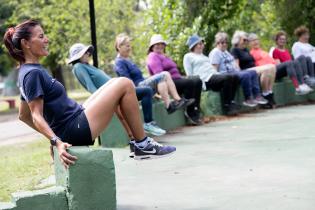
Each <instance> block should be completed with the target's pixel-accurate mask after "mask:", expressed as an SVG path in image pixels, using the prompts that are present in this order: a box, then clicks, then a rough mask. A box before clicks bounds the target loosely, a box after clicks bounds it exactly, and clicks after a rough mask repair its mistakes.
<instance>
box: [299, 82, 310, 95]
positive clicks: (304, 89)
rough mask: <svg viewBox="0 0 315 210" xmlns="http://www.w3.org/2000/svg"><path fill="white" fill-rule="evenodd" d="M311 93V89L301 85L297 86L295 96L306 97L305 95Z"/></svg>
mask: <svg viewBox="0 0 315 210" xmlns="http://www.w3.org/2000/svg"><path fill="white" fill-rule="evenodd" d="M311 91H313V89H312V88H310V87H309V86H308V85H306V84H302V85H299V87H298V88H297V89H295V94H296V95H306V94H308V93H310V92H311Z"/></svg>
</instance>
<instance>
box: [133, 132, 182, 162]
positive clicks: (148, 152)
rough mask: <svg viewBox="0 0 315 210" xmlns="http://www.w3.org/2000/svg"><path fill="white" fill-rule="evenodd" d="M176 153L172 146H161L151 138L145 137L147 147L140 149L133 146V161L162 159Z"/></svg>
mask: <svg viewBox="0 0 315 210" xmlns="http://www.w3.org/2000/svg"><path fill="white" fill-rule="evenodd" d="M175 151H176V147H174V146H163V145H162V144H159V143H157V142H156V141H154V140H153V139H152V138H150V137H147V145H146V146H145V147H144V148H141V147H139V146H137V145H136V144H134V159H135V160H150V159H155V158H162V157H166V156H169V155H171V154H172V153H174V152H175Z"/></svg>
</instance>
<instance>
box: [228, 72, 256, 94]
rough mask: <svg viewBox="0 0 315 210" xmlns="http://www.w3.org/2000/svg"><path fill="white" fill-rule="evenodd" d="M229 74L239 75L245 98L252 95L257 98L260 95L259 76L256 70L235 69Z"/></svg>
mask: <svg viewBox="0 0 315 210" xmlns="http://www.w3.org/2000/svg"><path fill="white" fill-rule="evenodd" d="M227 74H231V75H236V76H238V78H239V80H240V84H241V86H242V89H243V93H244V98H245V100H248V99H250V98H251V97H254V98H256V97H257V96H259V95H260V87H259V77H258V74H257V72H256V71H254V70H249V71H235V72H231V73H227Z"/></svg>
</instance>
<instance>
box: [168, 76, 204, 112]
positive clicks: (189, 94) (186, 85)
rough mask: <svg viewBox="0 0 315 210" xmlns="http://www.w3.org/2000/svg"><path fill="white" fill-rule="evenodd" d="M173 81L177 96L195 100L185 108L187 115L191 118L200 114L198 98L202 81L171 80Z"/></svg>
mask: <svg viewBox="0 0 315 210" xmlns="http://www.w3.org/2000/svg"><path fill="white" fill-rule="evenodd" d="M173 81H174V84H175V86H176V89H177V92H178V94H179V95H184V97H185V98H194V99H195V102H194V103H193V104H192V105H190V106H188V107H187V113H188V115H189V116H193V115H196V114H198V113H199V112H200V96H201V91H202V81H201V80H200V79H199V77H187V78H180V79H173Z"/></svg>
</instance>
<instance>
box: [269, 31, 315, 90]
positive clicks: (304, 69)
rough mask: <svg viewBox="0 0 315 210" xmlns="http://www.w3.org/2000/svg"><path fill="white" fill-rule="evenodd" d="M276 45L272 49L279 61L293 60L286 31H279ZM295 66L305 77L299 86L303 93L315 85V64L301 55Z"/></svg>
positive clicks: (274, 56)
mask: <svg viewBox="0 0 315 210" xmlns="http://www.w3.org/2000/svg"><path fill="white" fill-rule="evenodd" d="M275 42H276V47H274V50H273V51H272V57H273V58H274V59H275V61H276V62H277V63H283V62H287V61H292V57H291V54H290V52H289V50H288V49H286V44H287V34H286V33H285V32H284V31H279V32H278V33H277V34H276V36H275ZM293 63H294V68H295V70H296V73H297V74H300V75H301V77H303V79H304V81H302V82H304V83H303V84H302V85H300V86H299V89H300V90H299V91H300V92H301V95H303V93H304V92H309V90H310V87H309V86H312V87H313V86H314V84H313V83H314V79H313V77H310V75H314V66H313V64H312V59H311V58H310V57H306V56H304V55H301V56H299V57H298V58H296V59H295V60H293Z"/></svg>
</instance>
